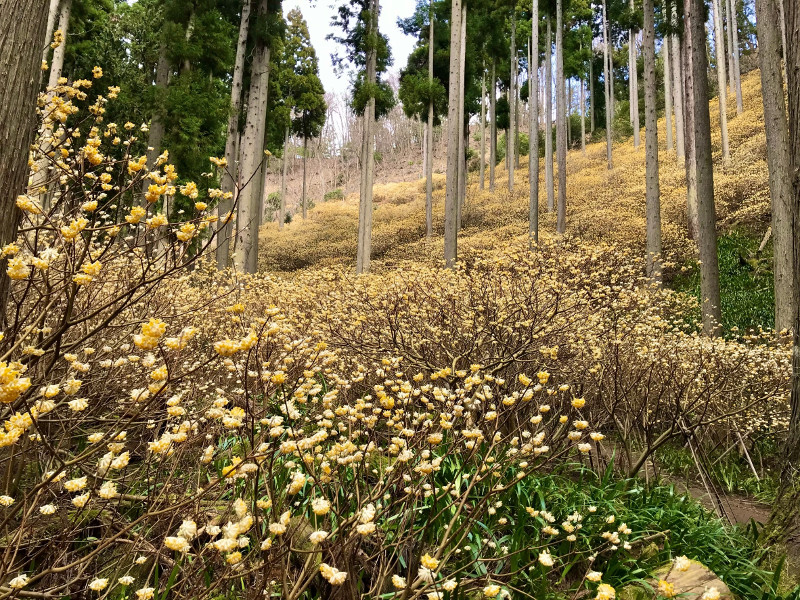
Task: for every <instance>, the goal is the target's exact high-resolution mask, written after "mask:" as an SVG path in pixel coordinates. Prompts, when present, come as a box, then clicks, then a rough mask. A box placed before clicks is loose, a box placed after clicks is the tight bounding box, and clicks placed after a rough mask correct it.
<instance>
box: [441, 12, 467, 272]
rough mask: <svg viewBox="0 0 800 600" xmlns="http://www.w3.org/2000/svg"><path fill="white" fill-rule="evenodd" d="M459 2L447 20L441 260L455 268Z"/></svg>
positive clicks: (459, 68)
mask: <svg viewBox="0 0 800 600" xmlns="http://www.w3.org/2000/svg"><path fill="white" fill-rule="evenodd" d="M460 23H461V0H453V1H452V9H451V17H450V90H449V103H448V115H447V149H448V151H447V183H446V193H445V205H444V259H445V263H446V264H447V266H448V267H453V266H455V262H456V258H457V256H458V202H459V198H458V179H459V169H458V164H459V161H460V157H459V156H458V152H457V151H456V149H457V148H458V145H459V142H458V138H459V137H460V136H461V135H462V133H461V128H462V124H461V122H459V120H458V116H459V112H460V111H459V104H460V102H461V100H462V98H463V96H462V91H461V90H460V89H459V79H460V77H459V73H460V71H461V65H460V59H461V31H460V29H461V27H460V25H459V24H460Z"/></svg>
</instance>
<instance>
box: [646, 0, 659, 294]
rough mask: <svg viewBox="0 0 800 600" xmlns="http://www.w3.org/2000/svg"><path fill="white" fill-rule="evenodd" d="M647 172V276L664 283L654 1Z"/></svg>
mask: <svg viewBox="0 0 800 600" xmlns="http://www.w3.org/2000/svg"><path fill="white" fill-rule="evenodd" d="M642 10H643V12H644V47H643V50H642V53H643V56H644V114H645V117H644V118H645V124H644V126H645V154H646V156H645V162H646V166H645V170H646V180H647V184H646V187H647V191H646V196H647V202H646V204H647V209H646V210H647V275H648V277H650V278H651V279H653V280H654V281H658V282H660V281H661V260H660V256H661V189H660V187H659V182H658V104H657V95H656V33H655V11H654V7H653V0H643V5H642Z"/></svg>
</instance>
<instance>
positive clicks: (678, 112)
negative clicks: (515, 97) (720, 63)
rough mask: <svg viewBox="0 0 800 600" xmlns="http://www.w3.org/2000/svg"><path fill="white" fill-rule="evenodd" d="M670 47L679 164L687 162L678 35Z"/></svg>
mask: <svg viewBox="0 0 800 600" xmlns="http://www.w3.org/2000/svg"><path fill="white" fill-rule="evenodd" d="M676 5H677V0H676V1H675V2H674V3H673V4H672V18H673V20H674V21H677V8H676ZM670 46H671V47H672V48H671V51H672V61H671V62H672V65H671V66H672V93H673V95H674V100H673V103H672V105H673V108H674V110H675V152H676V153H677V155H678V163H680V162H681V161H685V158H686V140H685V139H684V137H685V124H684V118H683V114H684V110H683V108H684V100H683V77H682V76H681V48H680V41H679V40H678V36H677V35H676V34H672V35H671V36H670Z"/></svg>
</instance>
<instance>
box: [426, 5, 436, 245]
mask: <svg viewBox="0 0 800 600" xmlns="http://www.w3.org/2000/svg"><path fill="white" fill-rule="evenodd" d="M428 18H429V20H430V31H429V34H428V83H429V84H430V86H431V89H432V88H433V20H434V19H433V0H431V5H430V13H429V16H428ZM426 131H427V132H428V140H427V141H428V147H427V150H426V152H427V153H426V156H425V158H426V163H425V176H426V182H425V236H426V237H427V238H428V239H430V238H431V237H433V98H431V100H430V102H429V103H428V123H427V129H426Z"/></svg>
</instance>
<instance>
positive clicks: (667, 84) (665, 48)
mask: <svg viewBox="0 0 800 600" xmlns="http://www.w3.org/2000/svg"><path fill="white" fill-rule="evenodd" d="M663 7H664V14H667V10H668V9H667V4H666V2H664V4H663ZM661 56H662V57H663V59H664V113H665V114H664V116H665V117H666V122H667V124H666V128H665V129H666V138H667V152H670V151H671V150H672V148H673V147H674V144H673V137H672V112H673V108H672V68H671V65H670V62H669V35H665V36H664V42H663V43H662V44H661Z"/></svg>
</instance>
